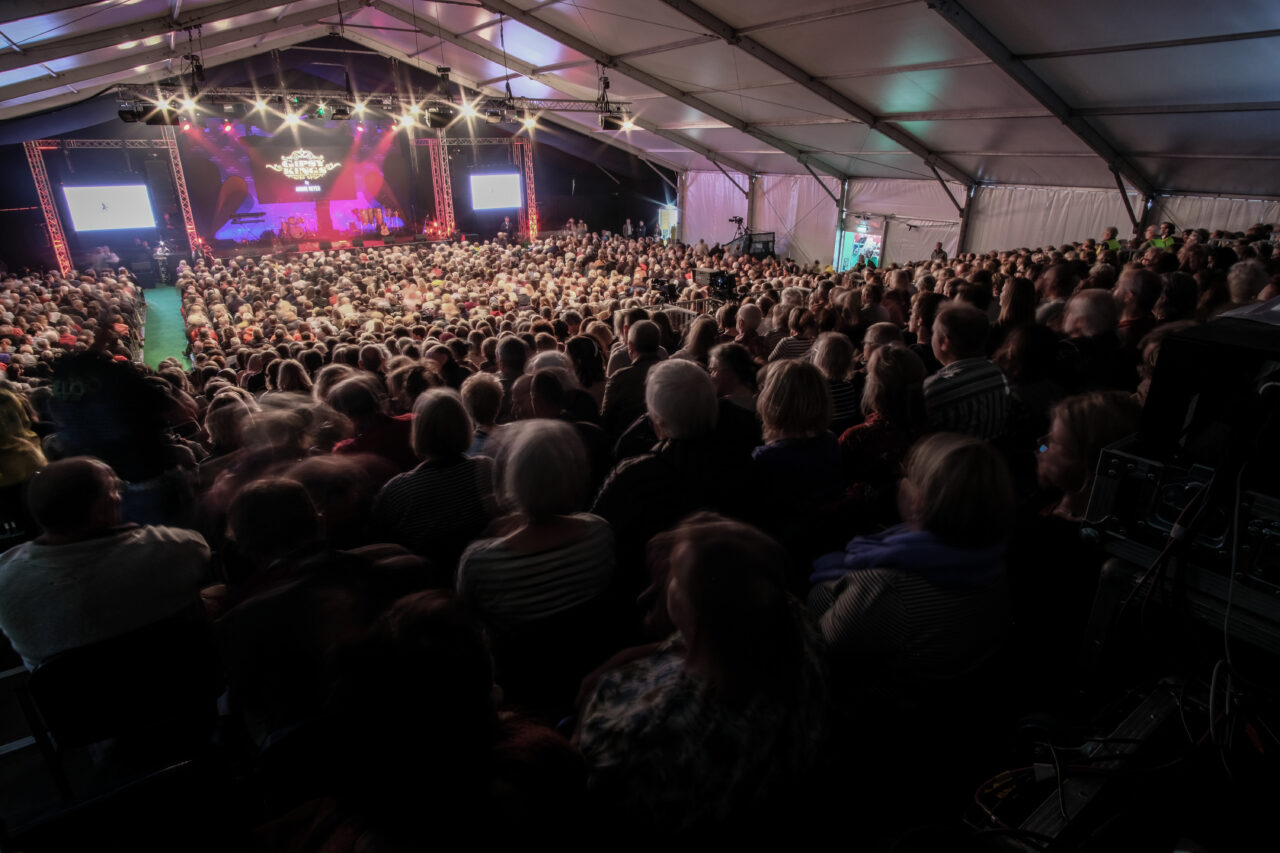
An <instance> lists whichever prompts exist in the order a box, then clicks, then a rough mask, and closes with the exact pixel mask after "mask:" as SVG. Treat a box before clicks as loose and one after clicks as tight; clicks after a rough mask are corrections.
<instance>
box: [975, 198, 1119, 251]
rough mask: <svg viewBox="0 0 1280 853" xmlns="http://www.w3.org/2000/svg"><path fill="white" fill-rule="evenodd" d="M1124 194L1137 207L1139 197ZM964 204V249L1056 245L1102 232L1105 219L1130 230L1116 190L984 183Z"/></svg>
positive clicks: (1105, 225)
mask: <svg viewBox="0 0 1280 853" xmlns="http://www.w3.org/2000/svg"><path fill="white" fill-rule="evenodd" d="M1129 200H1130V204H1132V205H1133V209H1134V211H1135V212H1140V211H1141V209H1142V207H1141V205H1142V201H1141V199H1140V197H1139V196H1138V195H1137V194H1135V193H1130V194H1129ZM969 204H970V205H971V206H972V209H971V211H970V214H969V215H970V216H971V217H972V219H971V221H970V223H969V231H968V234H967V235H966V240H965V245H964V247H963V249H964V251H967V252H990V251H993V250H1003V249H1015V248H1020V247H1037V246H1046V245H1055V246H1057V245H1061V244H1062V243H1066V242H1071V241H1075V240H1085V239H1087V238H1089V237H1094V238H1097V237H1101V236H1102V232H1103V231H1104V230H1105V229H1106V228H1107V227H1108V226H1110V225H1114V226H1116V227H1117V228H1119V229H1120V234H1121V236H1127V235H1128V234H1130V233H1131V232H1132V230H1133V228H1132V226H1131V224H1130V222H1129V215H1128V214H1127V213H1125V211H1124V202H1123V201H1121V198H1120V193H1119V191H1118V190H1099V189H1072V188H1069V187H985V186H984V187H979V188H978V189H977V192H976V193H975V194H974V198H973V200H972V201H970V202H969Z"/></svg>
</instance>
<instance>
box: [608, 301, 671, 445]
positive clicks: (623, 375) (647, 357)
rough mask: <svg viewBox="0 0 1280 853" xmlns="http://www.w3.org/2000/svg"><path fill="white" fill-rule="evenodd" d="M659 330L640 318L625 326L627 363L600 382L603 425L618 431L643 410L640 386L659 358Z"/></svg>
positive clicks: (649, 321) (660, 358) (654, 324)
mask: <svg viewBox="0 0 1280 853" xmlns="http://www.w3.org/2000/svg"><path fill="white" fill-rule="evenodd" d="M661 340H662V333H661V331H660V330H659V329H658V324H657V323H655V322H653V321H652V320H640V321H639V322H636V323H633V324H631V327H630V328H629V329H628V330H627V355H628V356H629V357H630V364H629V365H628V366H627V367H624V368H622V369H621V370H619V371H618V372H617V373H615V374H613V375H612V376H610V377H609V381H608V383H607V384H606V385H605V386H604V402H603V403H602V404H601V407H600V419H601V421H602V423H603V426H604V428H605V429H607V430H608V431H609V432H611V433H613V434H614V435H618V434H620V433H621V432H622V431H623V430H624V429H626V428H627V426H628V425H629V424H630V423H631V422H632V421H634V420H635V419H636V418H638V417H640V416H641V415H642V414H644V386H645V379H646V378H647V377H648V375H649V370H650V368H652V367H653V366H654V365H655V364H657V363H658V362H660V361H662V359H663V356H662V354H661V352H660V350H661V346H660V342H661Z"/></svg>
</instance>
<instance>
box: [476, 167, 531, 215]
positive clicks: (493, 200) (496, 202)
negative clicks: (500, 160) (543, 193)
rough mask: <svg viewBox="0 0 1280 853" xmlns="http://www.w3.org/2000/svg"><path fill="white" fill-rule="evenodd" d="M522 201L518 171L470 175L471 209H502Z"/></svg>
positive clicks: (519, 203)
mask: <svg viewBox="0 0 1280 853" xmlns="http://www.w3.org/2000/svg"><path fill="white" fill-rule="evenodd" d="M523 202H524V198H523V193H522V192H521V190H520V173H519V172H502V173H499V174H489V175H472V176H471V209H472V210H503V209H505V208H513V207H520V206H521V205H522V204H523Z"/></svg>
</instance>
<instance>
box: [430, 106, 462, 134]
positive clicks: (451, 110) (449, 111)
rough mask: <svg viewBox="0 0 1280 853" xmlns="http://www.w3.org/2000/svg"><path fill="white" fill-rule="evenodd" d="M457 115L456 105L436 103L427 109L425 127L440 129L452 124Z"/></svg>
mask: <svg viewBox="0 0 1280 853" xmlns="http://www.w3.org/2000/svg"><path fill="white" fill-rule="evenodd" d="M457 117H458V108H457V107H455V106H453V105H452V104H436V105H435V106H433V107H431V108H430V109H428V110H427V127H430V128H435V129H436V130H440V129H441V128H446V127H448V126H449V125H450V124H452V123H453V121H454V119H456V118H457Z"/></svg>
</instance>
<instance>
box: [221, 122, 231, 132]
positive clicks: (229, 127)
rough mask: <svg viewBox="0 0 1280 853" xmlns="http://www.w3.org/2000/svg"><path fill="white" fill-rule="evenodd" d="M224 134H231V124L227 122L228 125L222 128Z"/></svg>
mask: <svg viewBox="0 0 1280 853" xmlns="http://www.w3.org/2000/svg"><path fill="white" fill-rule="evenodd" d="M222 132H223V133H230V132H231V122H227V123H226V124H224V125H223V126H222Z"/></svg>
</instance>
